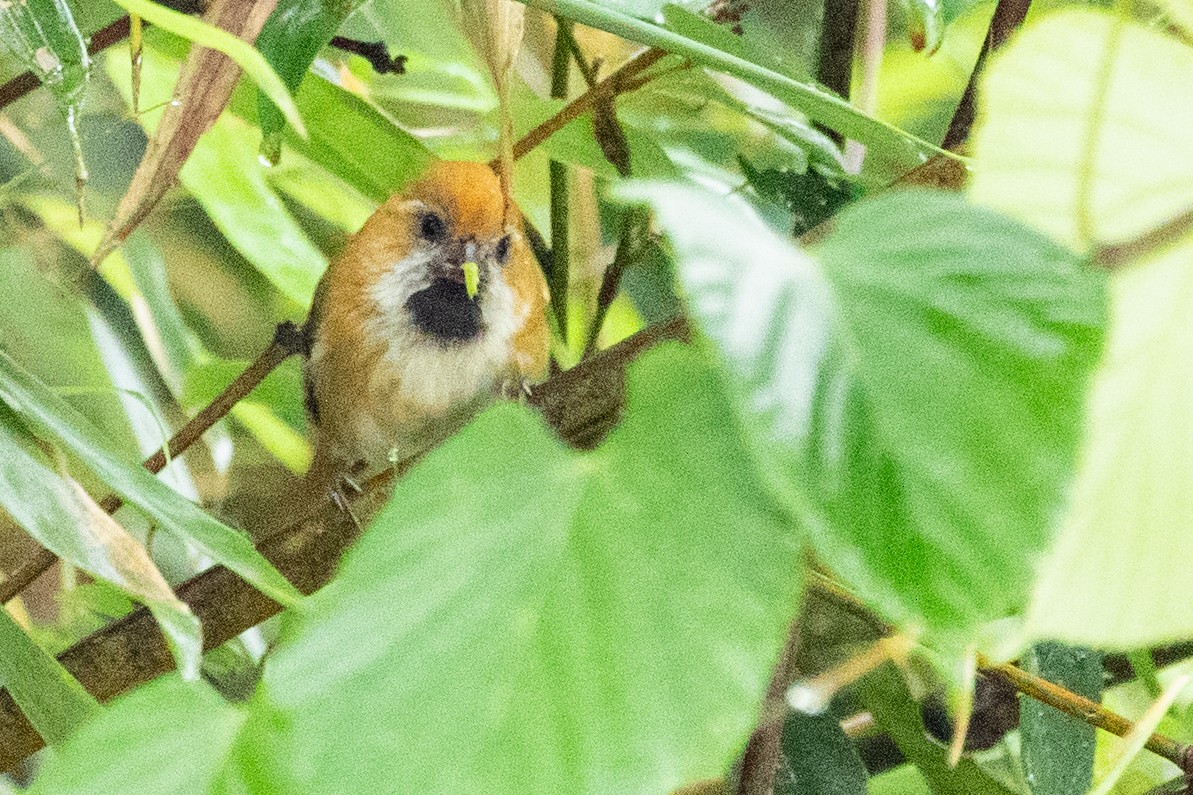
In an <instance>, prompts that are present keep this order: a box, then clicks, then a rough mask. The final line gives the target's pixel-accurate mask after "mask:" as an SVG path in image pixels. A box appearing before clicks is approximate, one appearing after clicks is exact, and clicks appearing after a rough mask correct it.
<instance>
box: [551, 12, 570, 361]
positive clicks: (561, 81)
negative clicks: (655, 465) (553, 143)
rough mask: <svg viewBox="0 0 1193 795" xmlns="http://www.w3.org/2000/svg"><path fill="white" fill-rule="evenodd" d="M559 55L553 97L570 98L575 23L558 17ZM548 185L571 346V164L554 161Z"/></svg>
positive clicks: (556, 283)
mask: <svg viewBox="0 0 1193 795" xmlns="http://www.w3.org/2000/svg"><path fill="white" fill-rule="evenodd" d="M555 26H556V33H555V54H554V58H553V59H552V62H551V97H552V98H553V99H566V98H567V95H568V75H569V71H570V67H571V57H570V56H571V51H570V47H569V45H568V41H569V40H571V41H573V42H574V39H571V33H572V23H571V22H569V21H568V20H566V19H562V18H560V17H556V18H555ZM547 179H548V182H549V183H550V191H551V280H550V288H551V290H550V292H551V309H552V311H553V312H554V313H555V321H556V324H557V325H558V328H559V338H560V340H562V341H563V342H564V343H565V344H566V343H567V337H568V334H567V329H568V319H567V307H568V278H569V277H568V272H569V271H570V260H571V257H570V254H571V245H570V243H571V232H570V229H569V221H570V220H571V213H570V202H569V198H570V196H569V194H570V190H569V186H568V183H569V182H570V180H569V179H568V165H567V163H563V162H560V161H558V160H552V161H551V163H550V165H549V166H548V175H547Z"/></svg>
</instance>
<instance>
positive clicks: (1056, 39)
mask: <svg viewBox="0 0 1193 795" xmlns="http://www.w3.org/2000/svg"><path fill="white" fill-rule="evenodd" d="M1191 86H1193V48H1190V47H1188V46H1186V45H1184V44H1182V43H1181V42H1179V41H1177V40H1176V39H1174V38H1172V37H1170V36H1167V35H1165V34H1163V33H1160V32H1158V31H1155V30H1150V29H1147V28H1143V27H1141V26H1138V25H1133V24H1131V23H1129V22H1125V21H1122V20H1119V19H1118V18H1116V17H1114V16H1112V15H1110V14H1109V13H1106V12H1101V11H1093V10H1073V11H1064V12H1061V13H1058V14H1054V15H1053V16H1050V17H1047V18H1046V19H1044V20H1042V21H1041V22H1039V23H1038V24H1035V25H1032V26H1030V27H1028V28H1027V29H1025V30H1024V31H1023V32H1022V33H1021V34H1020V35H1019V36H1018V37H1017V38H1016V39H1015V40H1014V41H1013V42H1012V44H1011V46H1010V47H1009V48H1008V49H1007V50H1006V52H1004V53H1003V54H1002V55H1001V56H999V57H998V58H997V59H995V61H994V62H993V63H992V64H991V68H990V71H989V73H988V74H987V76H986V79H985V81H984V82H983V84H982V91H981V94H980V96H981V97H982V98H983V99H982V104H981V106H980V109H979V118H978V126H977V128H976V130H975V133H974V151H975V154H976V160H977V163H976V168H975V173H974V180H973V188H972V196H973V198H974V199H975V200H977V201H978V202H980V203H982V204H987V205H989V206H992V207H994V208H996V209H999V210H1002V211H1004V212H1006V213H1008V214H1009V215H1012V216H1014V217H1016V218H1019V219H1021V220H1023V221H1026V222H1027V223H1029V224H1032V225H1034V226H1036V227H1038V228H1040V229H1042V230H1043V231H1045V232H1047V233H1048V234H1051V235H1053V236H1054V237H1056V238H1057V239H1059V240H1061V241H1063V242H1065V243H1067V244H1069V245H1071V246H1073V247H1075V248H1077V249H1079V250H1084V249H1086V248H1088V247H1089V246H1091V245H1093V244H1108V243H1118V242H1122V241H1124V240H1128V239H1131V238H1133V237H1135V236H1137V235H1139V234H1141V233H1142V232H1145V231H1147V230H1148V229H1151V228H1153V227H1155V226H1158V225H1159V224H1161V223H1163V222H1165V221H1168V220H1169V219H1171V218H1173V217H1175V216H1176V215H1178V214H1179V213H1181V212H1184V211H1185V210H1188V209H1189V208H1190V207H1193V147H1190V146H1189V139H1188V133H1189V130H1191V129H1193V91H1191V90H1190V87H1191Z"/></svg>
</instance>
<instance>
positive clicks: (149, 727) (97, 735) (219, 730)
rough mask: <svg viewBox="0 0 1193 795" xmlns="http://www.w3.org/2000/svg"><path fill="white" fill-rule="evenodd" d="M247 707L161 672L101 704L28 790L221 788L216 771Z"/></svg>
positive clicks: (82, 793)
mask: <svg viewBox="0 0 1193 795" xmlns="http://www.w3.org/2000/svg"><path fill="white" fill-rule="evenodd" d="M246 715H247V712H246V711H245V710H243V709H240V708H238V707H234V706H232V705H231V704H228V703H226V702H225V701H224V700H223V699H222V698H220V696H219V695H218V694H216V692H215V691H214V690H212V689H211V687H210V686H209V685H207V684H206V683H203V682H190V683H187V682H183V681H182V680H180V679H179V678H178V677H175V676H164V677H161V678H159V679H156V680H154V681H153V682H150V683H149V684H147V685H143V686H141V687H139V688H137V689H136V690H134V691H133V692H132V693H130V694H128V695H126V696H124V697H123V698H120V699H119V700H117V701H115V702H113V703H112V704H110V705H108V707H107V709H105V710H104V713H103V714H102V715H101V716H100V717H99V718H98V719H96V720H94V721H92V722H91V723H89V724H87V725H86V726H84V727H83V728H82V729H81V730H80V731H79V732H78V733H76V734H75V735H74V736H72V737H71V738H70V739H69V740H68V741H67V742H66V743H65V744H63V746H62V748H61V749H60V750H59V753H57V754H55V755H53V756H52V757H50V758H48V759H47V760H46V763H45V765H44V767H42V769H41V772H40V773H39V774H38V777H37V780H36V781H35V782H34V784H33V787H32V788H31V789H30V790H29V792H30V795H51V793H52V794H53V795H75V794H77V795H126V793H130V792H144V793H153V795H198V794H199V793H215V792H228V791H229V790H227V789H224V788H223V787H217V786H216V782H217V775H218V773H219V770H220V767H221V765H222V763H223V762H224V758H225V757H226V756H227V754H228V753H229V750H230V749H231V747H232V744H233V742H234V741H235V739H236V736H237V734H238V733H239V731H240V729H241V727H242V726H243V725H244V723H245V720H246Z"/></svg>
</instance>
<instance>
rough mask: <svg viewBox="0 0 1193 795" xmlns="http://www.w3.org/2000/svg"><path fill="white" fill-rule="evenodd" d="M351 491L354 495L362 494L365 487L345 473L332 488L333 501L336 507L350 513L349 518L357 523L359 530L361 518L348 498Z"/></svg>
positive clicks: (353, 522)
mask: <svg viewBox="0 0 1193 795" xmlns="http://www.w3.org/2000/svg"><path fill="white" fill-rule="evenodd" d="M349 491H350V492H352V493H353V495H360V494H363V493H364V489H362V488H361V487H360V484H359V483H357V482H356V481H355V480H353V479H352V477H351V476H349V475H343V476H341V477H340V479H339V481H337V483H336V485H335V486H333V487H332V489H331V501H332V503H333V504H334V505H335V506H336V508H339V509H340V510H341V511H343V512H344V513H346V514H348V518H349V519H351V520H352V524H354V525H356V529H357V530H361V529H362V528H361V524H360V519H358V518H357V516H356V514H355V513H354V512H353V511H352V505H351V503H350V502H349V499H348V492H349Z"/></svg>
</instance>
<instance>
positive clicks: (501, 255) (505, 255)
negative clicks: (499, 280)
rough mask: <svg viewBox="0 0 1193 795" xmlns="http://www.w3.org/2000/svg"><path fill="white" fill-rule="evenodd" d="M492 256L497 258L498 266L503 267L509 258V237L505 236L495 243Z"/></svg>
mask: <svg viewBox="0 0 1193 795" xmlns="http://www.w3.org/2000/svg"><path fill="white" fill-rule="evenodd" d="M493 256H494V257H496V258H497V263H498V264H499V265H504V264H505V263H506V260H508V259H509V258H510V236H509V235H506V236H505V237H503V238H501V239H500V240H498V241H497V248H496V249H494V251H493Z"/></svg>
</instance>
